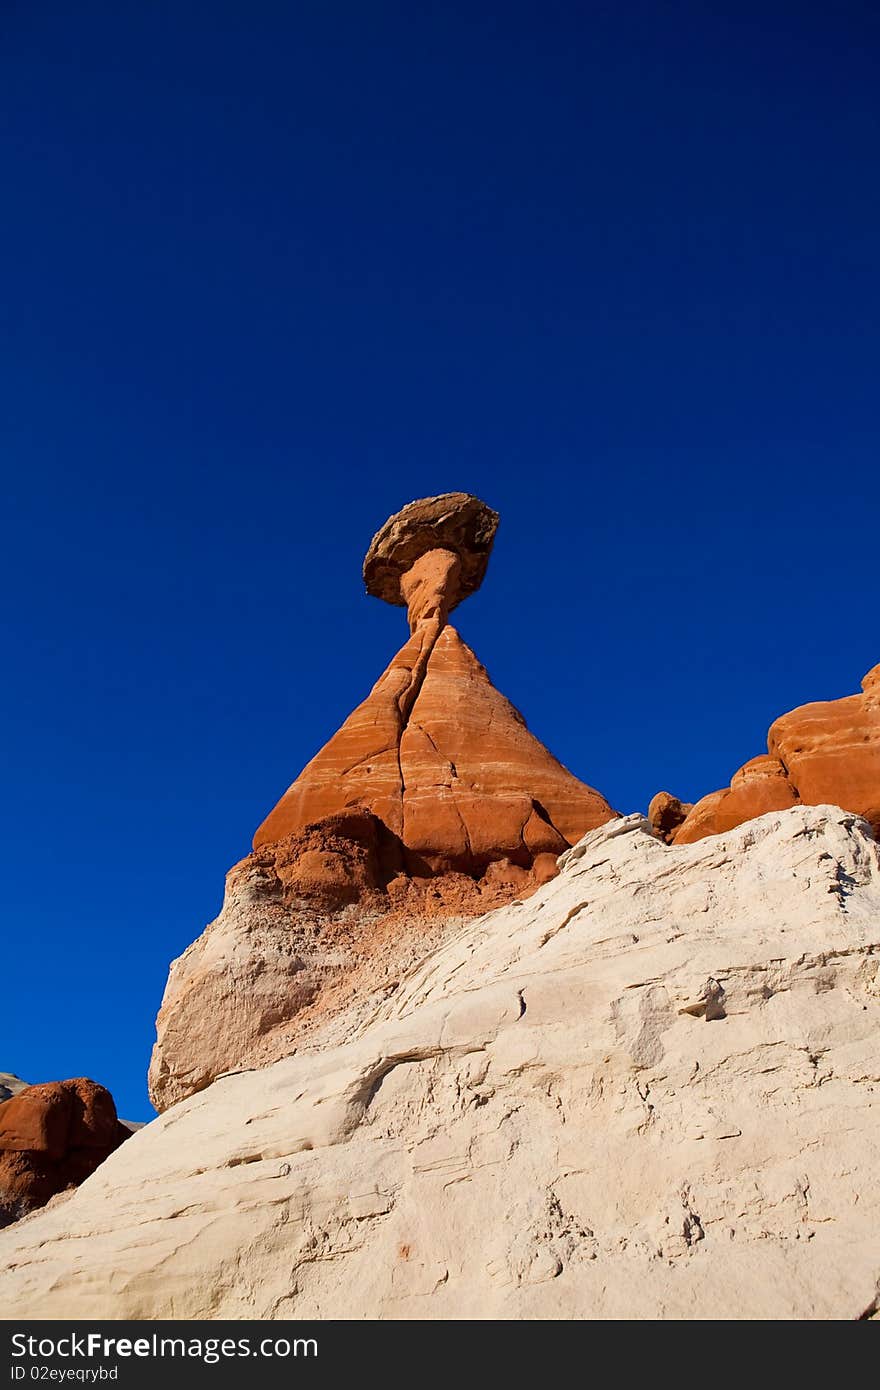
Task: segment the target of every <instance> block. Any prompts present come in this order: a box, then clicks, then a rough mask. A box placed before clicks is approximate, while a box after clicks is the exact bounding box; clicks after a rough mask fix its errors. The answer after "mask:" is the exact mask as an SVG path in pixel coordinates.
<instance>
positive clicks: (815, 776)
mask: <svg viewBox="0 0 880 1390" xmlns="http://www.w3.org/2000/svg"><path fill="white" fill-rule="evenodd" d="M767 747H768V752H767V753H766V754H762V755H761V756H760V757H757V758H752V759H751V761H750V762H747V763H746V764H745V766H743V767H741V768H740V769H739V771H738V772H736V773H735V774H734V776H733V777H732V779H731V782H730V786H729V787H727V788H724V789H723V790H722V791H717V792H710V793H709V795H708V796H704V797H703V798H702V800H700V801H698V802H697V803H696V804H695V805H694V806H693V807H692V809H691V810H690V812H689V814H688V816H687V817H686V819H685V820H684V821H683V822H682V824H681V825H680V826H679V827H678V829H677V830H675V831H674V832H673V837H672V838H673V840H674V842H675V844H677V845H686V844H691V843H693V841H695V840H701V839H702V838H703V837H704V836H705V835H717V834H720V833H722V832H723V831H726V830H732V829H734V827H735V826H737V825H741V824H742V823H743V821H747V820H753V819H754V818H755V817H756V816H763V815H764V814H765V812H767V811H785V810H787V809H788V808H789V807H790V806H796V805H798V804H803V805H808V806H820V805H826V804H827V805H831V806H841V807H843V809H844V810H845V811H854V812H856V813H857V814H858V815H860V816H864V818H865V819H866V820H867V821H868V822H869V823H870V824H871V825H872V826H873V829H874V833H875V834H880V666H875V667H874V668H873V670H871V671H869V672H868V674H867V675H866V676H865V679H864V680H863V681H862V694H861V695H848V696H846V697H845V698H844V699H842V700H824V701H819V702H817V703H815V704H811V705H801V706H800V708H798V709H795V710H792V711H791V712H790V713H789V714H783V715H782V716H781V717H780V718H779V719H777V720H776V721H775V722H774V723H773V724H772V725H771V727H770V732H769V734H768V737H767ZM652 804H653V803H652Z"/></svg>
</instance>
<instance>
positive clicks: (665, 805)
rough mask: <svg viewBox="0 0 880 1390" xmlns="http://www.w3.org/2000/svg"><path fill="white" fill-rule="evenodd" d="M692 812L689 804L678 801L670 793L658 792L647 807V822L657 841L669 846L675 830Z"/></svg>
mask: <svg viewBox="0 0 880 1390" xmlns="http://www.w3.org/2000/svg"><path fill="white" fill-rule="evenodd" d="M692 810H693V807H692V806H691V805H690V804H688V803H687V802H684V801H679V799H678V797H677V796H673V795H672V793H671V792H658V793H657V795H656V796H655V797H653V798H652V800H651V804H650V806H649V807H648V820H649V821H650V823H651V829H652V830H653V832H654V834H655V835H656V836H657V838H658V840H665V842H666V844H671V843H672V837H673V836H674V834H675V832H676V830H677V829H678V827H679V826H680V825H681V823H682V821H683V820H684V819H685V818H686V816H687V814H688V812H689V811H692Z"/></svg>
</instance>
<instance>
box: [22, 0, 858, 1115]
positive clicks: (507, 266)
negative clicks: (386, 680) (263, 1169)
mask: <svg viewBox="0 0 880 1390" xmlns="http://www.w3.org/2000/svg"><path fill="white" fill-rule="evenodd" d="M0 48H2V52H0V88H2V91H3V94H4V100H3V108H4V110H3V116H2V120H3V130H2V147H3V195H4V196H3V215H2V219H0V247H2V259H3V269H4V276H3V279H4V288H3V293H2V296H0V314H2V318H3V334H2V344H3V364H2V373H0V398H2V401H0V403H2V411H0V428H2V458H3V476H4V488H3V493H4V496H3V533H4V534H3V542H2V564H3V568H4V576H3V595H4V599H5V600H6V606H7V610H8V611H7V620H6V633H5V637H4V652H5V657H6V675H5V679H4V681H3V684H2V704H3V740H2V743H3V762H4V775H3V801H2V818H3V825H2V835H0V843H2V848H3V854H4V859H5V865H4V867H3V869H2V879H0V881H2V914H3V947H2V959H3V964H4V981H5V983H4V989H3V1012H2V1017H0V1070H3V1069H7V1068H8V1069H12V1070H14V1071H17V1072H19V1073H20V1074H21V1075H23V1076H25V1077H26V1078H27V1079H29V1080H34V1081H38V1080H46V1079H50V1078H56V1077H64V1076H70V1075H78V1074H83V1073H85V1074H87V1075H91V1076H94V1077H95V1078H96V1079H98V1080H100V1081H103V1082H104V1083H105V1084H107V1085H109V1086H110V1087H111V1088H112V1090H113V1091H114V1094H115V1095H116V1096H117V1099H118V1103H119V1106H120V1109H121V1111H122V1112H123V1113H125V1114H127V1115H128V1116H130V1117H132V1118H144V1117H145V1116H146V1115H147V1114H148V1113H149V1107H148V1103H147V1100H146V1091H145V1086H144V1073H145V1070H146V1065H147V1060H148V1056H149V1050H150V1046H151V1044H152V1038H153V1019H154V1016H155V1013H156V1009H157V1006H158V1003H159V999H160V997H161V993H162V988H163V985H164V981H165V975H166V970H167V965H168V962H169V960H170V959H171V958H172V957H173V956H175V955H177V954H178V953H179V952H180V951H181V950H182V949H183V948H184V947H185V946H186V945H187V944H188V943H189V942H190V941H191V940H192V939H193V938H194V937H195V936H196V935H197V934H198V933H199V932H200V931H201V929H202V927H203V925H204V924H205V923H206V922H207V921H208V920H209V919H210V918H211V917H213V916H214V915H215V914H216V912H217V910H218V908H219V905H220V900H221V893H222V887H223V876H224V873H225V871H226V869H227V868H228V867H229V866H230V865H231V864H232V863H233V862H234V861H235V860H236V859H238V858H240V857H241V856H242V855H244V854H245V853H246V852H247V850H248V847H249V842H250V836H251V834H252V833H253V830H254V828H255V827H256V825H257V824H258V823H259V821H260V820H261V819H262V817H263V816H264V815H265V813H266V812H267V810H268V809H269V808H270V806H271V805H272V804H273V802H274V801H275V799H276V798H277V796H278V795H279V794H280V793H281V792H282V791H283V790H284V789H285V787H286V786H287V785H288V783H289V782H290V781H291V780H292V779H293V777H294V775H295V774H296V773H297V772H298V771H299V769H300V768H301V767H302V765H303V764H304V763H305V762H306V761H307V760H308V758H309V757H310V756H311V755H312V754H313V753H314V752H315V751H316V750H317V748H318V747H319V746H320V745H321V744H322V743H323V742H324V740H325V739H326V738H327V737H328V736H329V735H330V734H331V733H332V732H333V731H334V729H335V728H336V727H337V726H338V724H339V723H340V722H341V720H342V719H343V718H344V716H345V715H346V714H347V713H348V712H349V710H350V709H351V708H352V707H353V706H354V704H355V703H357V701H358V700H359V699H361V698H362V697H363V695H364V694H365V693H366V691H367V690H368V689H369V687H370V685H371V684H372V682H373V680H374V679H375V677H376V676H377V675H378V674H379V672H380V671H381V669H382V667H383V666H384V664H385V663H386V661H387V660H388V659H389V657H390V656H391V654H392V652H393V651H394V650H395V648H396V647H397V646H398V645H399V644H400V643H401V642H402V640H403V638H404V635H405V621H404V617H403V615H402V613H401V612H400V611H399V610H395V609H391V608H388V607H387V606H385V605H382V604H380V603H377V602H376V601H375V600H372V599H368V598H366V597H365V596H364V594H363V590H362V585H361V580H360V564H361V560H362V556H363V552H364V550H365V548H366V545H367V543H368V541H369V539H370V536H371V535H372V533H373V531H374V530H375V529H376V528H377V526H378V525H379V524H380V523H381V522H382V521H384V519H385V517H386V516H387V515H388V514H389V513H390V512H392V511H394V510H396V509H397V508H398V507H399V506H401V505H402V504H403V503H404V502H406V501H408V500H409V499H411V498H413V497H418V496H424V495H426V494H429V493H434V492H439V491H446V490H449V489H457V488H462V489H467V490H469V491H473V492H476V493H478V494H479V495H480V496H482V497H484V498H485V499H486V500H487V501H488V502H490V503H491V504H492V506H494V507H496V508H497V509H498V510H499V511H500V513H501V527H500V531H499V535H498V540H497V544H496V547H495V553H494V555H493V558H492V562H491V565H490V569H489V575H488V578H487V582H486V584H485V586H484V588H483V589H482V591H481V592H480V593H479V594H478V595H477V596H476V597H475V598H473V599H471V600H469V601H468V603H467V604H466V605H465V606H464V607H463V608H462V609H461V610H460V612H459V614H458V617H457V623H458V626H459V628H460V630H461V632H462V634H463V636H464V637H465V638H466V640H467V641H469V642H470V643H471V644H472V645H473V646H474V647H475V649H476V651H477V653H478V655H479V656H480V658H481V659H482V660H483V661H484V662H485V663H486V665H487V666H488V668H489V671H490V673H491V675H492V677H493V679H494V680H495V682H496V684H497V685H499V686H500V687H501V689H502V690H504V692H505V693H506V694H507V695H509V696H510V698H511V699H512V700H513V701H514V703H515V704H517V705H518V706H519V707H520V708H521V709H522V710H523V711H524V713H525V714H526V716H527V718H528V720H529V723H530V725H531V727H532V728H533V729H534V731H535V732H536V733H537V734H538V735H539V736H540V737H541V738H543V739H544V740H545V741H546V742H547V743H548V744H549V745H550V747H551V748H552V749H553V750H554V752H556V754H557V755H558V756H559V757H561V759H562V760H563V761H564V762H565V763H566V764H567V765H568V766H569V767H570V768H571V769H572V770H573V771H574V772H576V773H577V774H578V775H580V776H581V777H583V778H584V779H586V780H587V781H589V782H591V783H593V784H594V785H596V786H597V787H599V788H600V789H601V790H602V791H603V792H604V793H605V794H606V795H607V796H608V797H609V799H610V800H611V801H612V802H613V803H614V804H615V805H616V806H617V807H619V808H620V809H622V810H625V811H628V810H632V809H642V808H644V807H645V805H646V803H647V801H648V799H649V798H650V796H651V795H652V794H653V792H654V791H656V790H657V789H658V788H661V787H666V788H669V789H671V790H673V791H675V792H677V793H678V794H680V795H681V796H683V797H686V798H695V797H697V796H699V795H701V794H702V793H704V792H707V791H709V790H712V789H713V788H715V787H717V786H720V785H722V784H724V783H726V781H727V780H728V778H729V776H730V774H731V773H732V772H733V771H734V770H735V768H736V767H738V766H739V765H740V764H741V763H742V762H743V761H744V760H745V759H746V758H748V757H751V756H753V755H755V754H757V753H759V752H761V751H762V749H763V747H764V740H765V734H766V730H767V726H768V724H769V723H770V721H771V720H772V718H773V717H774V716H775V715H776V714H778V713H780V712H782V711H783V710H786V709H789V708H791V707H792V706H794V705H797V704H800V703H803V702H804V701H806V700H809V699H818V698H827V697H834V696H839V695H843V694H846V693H849V692H851V691H853V690H855V689H857V688H858V683H859V680H860V678H861V676H862V675H863V674H864V672H865V671H866V670H867V669H868V668H869V667H870V666H872V665H873V664H874V663H875V662H877V661H878V660H880V633H878V622H877V611H878V610H877V558H878V545H877V529H878V528H877V518H878V511H877V508H878V501H880V486H878V470H877V458H878V453H877V449H878V442H880V440H878V436H880V423H878V405H877V400H878V393H877V365H878V360H880V269H878V246H880V195H878V189H880V181H878V177H877V169H878V157H877V151H878V135H880V129H878V127H880V100H878V85H880V84H878V59H880V13H878V11H877V9H876V7H874V6H872V5H870V4H867V3H866V4H864V5H862V4H851V3H846V0H843V3H839V4H836V5H834V6H829V5H819V4H816V5H809V4H804V3H793V4H791V5H777V4H774V3H773V0H768V2H767V3H764V4H761V5H755V6H754V7H750V6H749V5H744V4H743V3H741V0H739V2H738V3H734V0H731V2H730V3H729V4H711V5H707V4H705V3H699V2H698V0H694V3H690V4H689V3H680V4H674V3H660V0H657V2H656V3H634V2H633V0H631V2H630V3H628V4H620V3H616V0H615V3H608V4H591V3H583V4H580V5H577V4H573V3H571V0H569V2H568V3H564V4H554V3H548V2H547V0H541V3H531V4H518V3H503V4H502V3H497V4H495V3H493V4H481V3H479V0H470V3H467V4H464V3H461V4H458V3H444V4H442V5H436V6H425V5H414V4H411V3H399V4H394V3H384V0H378V2H377V3H374V4H369V5H364V4H355V3H332V0H329V2H328V0H324V2H323V3H296V4H290V3H278V4H272V3H260V0H250V3H248V4H244V3H241V0H239V3H235V4H232V3H218V0H212V3H210V4H209V3H204V4H193V3H187V2H186V0H175V2H174V3H173V4H165V3H155V0H153V3H151V4H149V5H140V6H138V5H131V4H129V5H124V4H123V5H120V4H118V3H109V0H108V2H107V3H89V0H83V3H81V4H77V5H70V4H68V3H63V4H61V3H56V4H52V3H42V4H39V5H34V4H27V3H25V2H24V0H22V2H21V3H9V0H7V3H5V4H3V5H2V6H0Z"/></svg>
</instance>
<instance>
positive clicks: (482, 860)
mask: <svg viewBox="0 0 880 1390" xmlns="http://www.w3.org/2000/svg"><path fill="white" fill-rule="evenodd" d="M497 526H498V516H497V513H495V512H494V511H493V510H492V509H491V508H490V507H488V506H486V504H485V503H484V502H481V501H480V500H479V498H477V497H472V496H470V495H469V494H468V493H464V492H449V493H444V494H443V495H442V496H439V497H428V498H423V499H421V500H420V501H417V502H410V503H409V505H408V506H406V507H404V508H403V510H402V511H400V512H398V513H397V514H396V515H395V516H392V517H391V518H390V519H389V520H388V521H386V523H385V525H384V526H383V527H382V528H381V529H380V530H379V531H378V532H377V533H376V535H375V536H374V537H373V540H372V542H371V544H370V547H369V550H368V551H367V556H366V560H365V562H364V582H365V584H366V589H367V593H368V594H370V595H372V596H374V597H376V598H380V599H384V600H385V602H387V603H391V604H394V605H397V606H399V607H405V608H406V610H407V617H408V620H409V637H408V639H407V641H406V642H405V644H404V645H403V646H402V647H401V649H400V651H399V652H398V653H397V655H396V656H395V657H393V659H392V660H391V662H390V664H389V665H388V666H387V668H386V669H385V671H384V672H383V674H382V675H381V676H380V677H379V680H378V681H377V682H376V684H375V685H374V687H373V689H372V690H371V692H370V694H369V695H368V696H367V698H366V699H365V700H364V701H363V703H362V704H360V705H359V706H358V707H357V709H356V710H354V712H353V713H352V714H350V715H349V717H348V719H346V721H345V723H344V724H343V725H342V727H341V729H339V730H338V732H337V733H335V734H334V735H333V737H332V738H331V739H330V741H329V742H328V743H327V744H325V746H324V747H323V748H322V749H321V751H320V752H319V753H317V754H316V756H315V757H314V758H313V759H312V761H311V762H310V763H309V764H308V766H307V767H306V768H305V769H304V770H303V771H302V772H301V773H300V775H299V776H298V777H297V779H296V781H295V782H294V783H293V785H292V786H291V787H290V788H289V789H288V791H287V792H285V794H284V796H283V797H282V798H281V800H280V801H279V802H278V804H277V805H276V806H275V808H274V809H273V810H272V811H271V812H270V813H269V815H268V816H267V817H266V819H265V820H264V821H263V823H262V825H261V826H260V828H259V829H258V831H257V833H256V835H255V836H254V844H253V853H252V854H250V855H249V856H248V857H247V858H246V859H245V860H243V861H242V862H241V863H240V864H237V865H236V866H235V867H234V869H232V870H231V871H230V874H229V876H228V879H227V886H226V899H225V902H224V906H223V911H222V912H221V914H220V916H219V917H218V918H217V919H216V921H214V922H212V923H211V925H210V926H209V927H208V928H207V929H206V930H205V932H204V933H203V934H202V936H201V937H199V939H198V940H197V941H195V942H194V943H193V945H192V946H190V947H189V949H188V950H187V951H185V952H184V954H183V955H182V956H181V957H180V959H179V960H177V961H175V962H174V963H173V965H172V967H171V973H170V976H169V980H168V985H167V987H166V991H165V997H164V1000H163V1003H162V1009H161V1012H160V1014H159V1018H158V1021H157V1033H158V1038H157V1042H156V1047H155V1049H154V1053H153V1061H152V1066H151V1070H150V1081H151V1094H152V1096H153V1100H154V1103H155V1104H156V1106H157V1108H159V1109H164V1108H166V1107H167V1106H168V1105H170V1104H172V1103H173V1102H174V1101H176V1100H179V1099H181V1098H182V1097H183V1096H186V1095H190V1094H191V1093H192V1092H194V1091H198V1090H200V1089H202V1087H204V1086H207V1085H208V1084H209V1083H210V1082H211V1081H212V1080H213V1079H214V1077H216V1076H217V1075H219V1074H220V1073H221V1072H223V1071H227V1070H229V1069H230V1068H233V1067H238V1066H252V1065H256V1064H261V1063H264V1062H267V1061H272V1060H274V1059H275V1058H276V1057H281V1056H285V1055H287V1054H288V1053H289V1052H290V1051H291V1050H292V1049H293V1047H294V1046H297V1045H299V1042H300V1040H301V1039H302V1038H303V1037H304V1036H306V1035H307V1034H308V1031H309V1029H311V1028H313V1027H314V1025H316V1024H318V1023H324V1022H326V1021H327V1019H328V1018H329V1017H331V1016H334V1015H336V1014H337V1013H339V1011H340V1010H341V1009H342V1008H343V1007H348V1006H352V1005H355V1006H357V1005H359V1004H360V1005H363V1006H364V1007H369V1006H370V1002H371V1001H373V1003H375V1001H376V1000H377V999H381V998H384V997H387V995H388V994H389V992H392V991H393V990H394V989H395V988H396V986H397V982H398V980H399V979H400V977H401V974H402V972H403V971H405V970H406V969H407V968H408V967H409V966H410V965H411V964H412V963H413V962H414V961H415V960H418V959H419V958H421V957H422V956H423V954H424V952H425V950H426V949H428V947H429V946H430V945H431V944H432V942H436V941H437V940H438V938H439V936H440V935H441V934H442V932H443V931H444V930H445V928H446V927H447V926H448V925H449V924H450V923H452V922H460V921H461V920H462V919H463V918H465V917H468V916H473V915H475V914H479V913H482V912H485V911H487V910H489V909H492V908H494V907H497V906H499V905H500V904H502V903H504V902H508V901H510V900H511V899H512V898H514V897H517V896H519V897H523V896H525V895H526V894H528V893H529V892H531V891H533V890H534V889H535V888H536V887H537V886H538V885H539V884H541V883H544V882H546V881H547V880H548V879H549V878H552V877H553V876H554V875H555V874H556V871H557V866H556V860H557V858H558V856H559V855H560V854H562V853H564V852H565V851H566V850H567V849H568V848H569V847H570V846H571V845H573V844H575V843H576V841H577V840H579V839H580V838H581V836H582V835H583V834H585V832H586V831H588V830H592V829H595V828H596V827H598V826H600V825H602V824H604V822H605V821H607V820H610V819H611V818H612V817H613V816H614V814H615V813H614V812H613V811H612V809H611V807H610V806H609V804H608V802H607V801H606V800H605V798H604V797H602V796H601V795H600V794H599V793H598V792H597V791H594V790H593V788H592V787H589V786H586V785H585V784H584V783H583V782H580V781H578V779H577V778H576V777H574V776H572V774H571V773H570V772H568V771H567V770H566V769H565V768H564V767H563V766H562V764H561V763H559V762H558V761H557V760H556V758H554V757H553V755H552V753H550V752H549V751H548V749H546V748H545V747H544V745H543V744H542V743H540V742H539V740H538V739H536V738H535V737H534V735H533V734H531V733H530V732H529V730H528V728H527V727H526V723H525V720H524V719H523V717H522V715H521V714H520V713H519V712H518V711H517V710H516V709H514V707H513V705H512V704H511V703H510V701H509V700H507V699H506V698H505V697H504V696H503V695H502V694H501V693H500V692H499V691H498V690H496V689H495V687H494V686H493V684H492V682H491V681H490V679H489V676H488V674H487V673H486V670H485V668H484V667H483V666H482V665H481V664H480V662H479V661H478V660H477V658H476V656H475V655H474V653H473V652H472V651H471V649H470V647H468V646H467V645H466V644H465V643H464V642H463V641H462V639H461V637H460V636H459V635H458V633H457V631H456V630H455V628H454V627H452V626H451V625H450V623H449V614H450V613H451V612H452V611H453V609H455V608H456V607H457V606H458V605H459V604H460V603H462V602H463V600H464V599H466V598H467V597H468V596H469V595H470V594H473V593H474V592H475V591H476V590H477V589H478V588H479V586H480V584H481V583H482V581H483V578H484V576H485V573H486V567H487V565H488V562H489V556H490V553H491V550H492V544H493V541H494V539H495V532H496V529H497Z"/></svg>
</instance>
